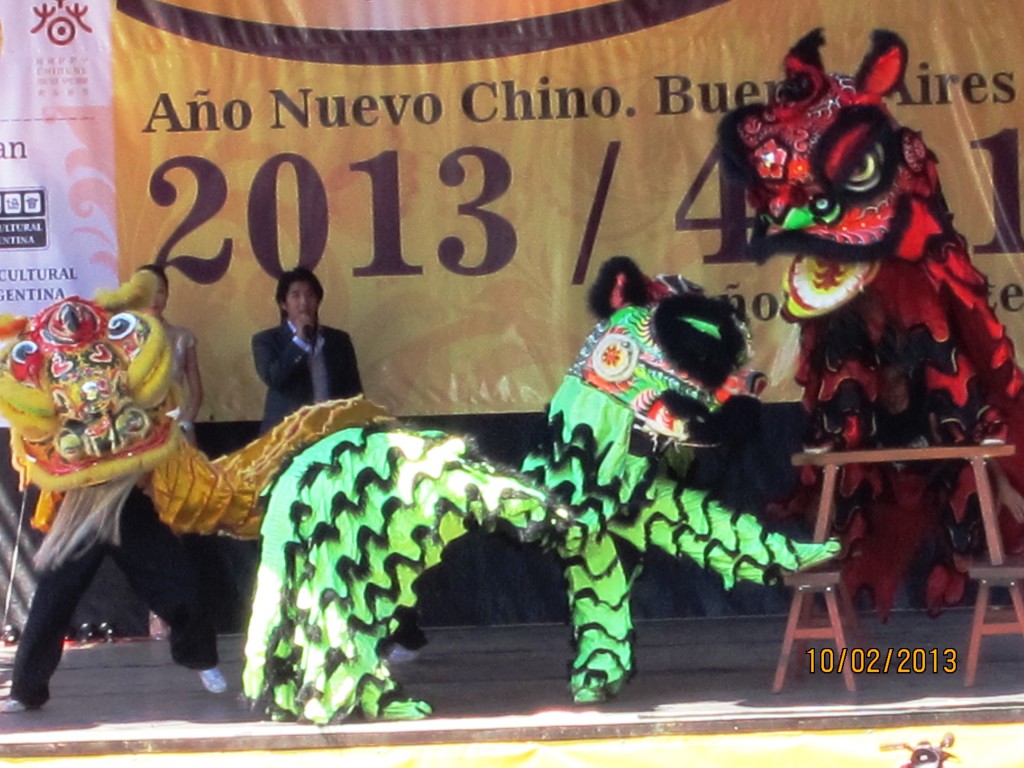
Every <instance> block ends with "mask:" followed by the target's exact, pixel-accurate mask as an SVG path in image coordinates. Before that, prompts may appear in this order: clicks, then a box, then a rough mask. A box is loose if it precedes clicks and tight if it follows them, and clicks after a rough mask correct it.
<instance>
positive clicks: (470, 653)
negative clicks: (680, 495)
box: [0, 609, 1024, 758]
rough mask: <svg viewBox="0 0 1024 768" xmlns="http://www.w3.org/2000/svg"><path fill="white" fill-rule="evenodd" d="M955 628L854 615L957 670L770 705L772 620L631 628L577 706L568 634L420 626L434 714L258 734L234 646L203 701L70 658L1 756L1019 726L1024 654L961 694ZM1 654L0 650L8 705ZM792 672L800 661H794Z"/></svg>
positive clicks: (111, 651) (837, 680)
mask: <svg viewBox="0 0 1024 768" xmlns="http://www.w3.org/2000/svg"><path fill="white" fill-rule="evenodd" d="M969 622H970V613H969V611H968V610H966V609H959V610H953V611H948V612H946V613H944V614H943V615H941V616H940V617H938V618H936V619H929V618H927V617H926V616H924V615H923V614H921V613H917V612H899V613H896V614H895V615H893V617H892V618H891V619H890V621H889V622H888V623H887V624H881V623H879V622H878V620H877V619H876V618H875V617H874V616H872V615H862V616H861V636H860V637H859V638H858V639H857V641H856V642H857V647H858V648H880V649H882V651H883V654H884V652H885V649H887V648H889V647H894V648H924V649H926V650H930V649H933V648H934V649H938V650H939V651H940V656H941V653H942V651H944V650H945V649H946V648H953V649H955V650H956V652H957V671H956V672H953V673H944V672H939V673H932V672H925V673H921V674H914V673H909V674H896V673H895V672H893V671H891V670H890V672H889V673H888V674H860V675H857V683H858V687H859V690H858V691H857V692H856V693H852V694H851V693H848V692H847V691H846V689H845V688H844V686H843V681H842V677H841V676H840V675H838V674H831V675H826V674H822V673H817V674H808V673H806V672H800V673H796V674H794V673H791V675H792V677H791V679H790V680H789V681H788V682H787V685H786V689H785V690H784V691H783V692H782V693H780V694H772V693H771V683H772V679H773V674H774V670H775V664H776V661H777V659H778V653H779V648H780V644H781V639H782V634H783V628H784V618H783V617H781V616H772V617H739V618H697V619H671V620H660V621H645V622H641V623H640V624H639V625H638V627H637V647H638V652H637V658H638V671H637V674H636V676H635V677H634V678H633V680H632V681H631V682H630V684H629V685H628V686H627V687H626V688H625V689H624V690H623V692H622V693H621V694H620V696H619V697H618V698H617V699H615V700H614V701H612V702H609V703H607V704H604V705H600V706H587V707H576V706H574V705H572V703H571V702H570V700H569V696H568V692H567V689H566V665H567V662H568V660H569V648H568V628H567V627H565V626H561V625H552V624H541V625H517V626H500V627H460V628H432V629H429V630H428V636H429V638H430V643H429V644H428V646H427V647H426V648H424V649H423V651H422V652H421V654H420V656H419V658H418V659H416V660H415V661H413V662H410V663H406V664H401V665H398V666H395V667H394V668H393V672H394V675H395V677H396V678H397V679H398V680H400V681H401V682H402V683H403V685H404V686H405V689H406V692H407V693H408V694H409V695H410V696H412V697H417V698H422V699H425V700H427V701H429V702H431V704H433V706H434V709H435V715H434V716H433V717H432V718H429V719H427V720H422V721H403V722H371V723H367V722H361V721H352V722H347V723H343V724H340V725H331V726H313V725H302V724H294V723H275V722H267V721H262V720H260V719H259V718H257V717H255V716H254V715H253V714H252V713H251V712H249V711H247V710H246V709H245V708H244V706H243V705H242V704H241V702H240V701H239V699H238V694H239V676H240V671H241V654H242V642H243V638H242V637H240V636H238V635H228V636H222V637H221V639H220V647H221V653H222V656H223V663H222V668H223V670H224V672H225V674H226V676H227V677H228V680H229V690H228V692H227V693H226V694H224V695H221V696H214V695H212V694H209V693H206V692H205V691H204V690H202V688H201V687H200V684H199V681H198V678H197V676H196V674H195V673H194V672H191V671H188V670H184V669H181V668H180V667H177V666H175V665H173V664H172V663H171V662H170V659H169V653H168V649H167V644H166V643H165V642H161V641H156V640H135V641H122V642H115V643H100V644H95V645H92V646H69V647H68V650H67V653H66V654H65V658H64V661H63V663H62V665H61V668H60V669H59V670H58V673H57V675H56V676H55V678H54V680H53V685H52V693H53V699H52V700H51V702H50V703H49V704H48V705H47V706H46V707H45V708H44V709H42V710H40V711H36V712H25V713H19V714H11V715H0V755H2V756H4V757H10V758H15V757H25V758H42V757H55V756H66V757H70V756H90V755H118V754H129V753H171V752H173V753H200V752H204V753H210V752H218V753H224V752H233V751H251V750H303V749H338V748H351V747H365V746H399V745H405V746H408V745H418V744H424V745H427V744H443V743H459V742H474V743H479V742H490V741H493V742H516V741H524V740H529V741H565V740H576V741H579V740H594V739H625V738H635V737H641V736H665V735H674V734H740V733H770V732H778V731H835V730H845V729H884V728H894V727H901V726H929V727H931V728H934V729H938V728H941V727H943V726H945V725H947V724H949V723H958V724H963V725H978V724H1007V723H1024V638H1021V637H1013V636H1006V637H992V638H988V639H986V641H985V644H984V645H983V647H982V654H981V663H980V665H979V669H978V676H977V684H976V685H975V686H974V687H972V688H965V687H964V677H965V672H964V668H965V665H966V654H967V639H968V636H969ZM13 653H14V650H13V648H3V649H0V693H2V694H4V695H6V691H7V688H8V686H9V681H10V665H11V660H12V658H13ZM803 669H806V662H803Z"/></svg>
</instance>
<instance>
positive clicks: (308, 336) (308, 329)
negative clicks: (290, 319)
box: [302, 323, 316, 344]
mask: <svg viewBox="0 0 1024 768" xmlns="http://www.w3.org/2000/svg"><path fill="white" fill-rule="evenodd" d="M302 337H303V338H304V339H305V340H306V341H308V342H309V343H310V344H312V343H313V341H314V339H316V326H315V325H314V324H313V323H306V324H305V325H304V326H302Z"/></svg>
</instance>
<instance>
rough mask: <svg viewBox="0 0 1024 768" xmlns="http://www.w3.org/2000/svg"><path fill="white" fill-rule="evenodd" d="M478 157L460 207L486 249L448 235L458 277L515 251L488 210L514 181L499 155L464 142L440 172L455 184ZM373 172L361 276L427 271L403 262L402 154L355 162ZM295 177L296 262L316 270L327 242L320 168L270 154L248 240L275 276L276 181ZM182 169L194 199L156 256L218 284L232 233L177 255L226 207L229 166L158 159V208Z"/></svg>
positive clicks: (492, 268)
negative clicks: (368, 241)
mask: <svg viewBox="0 0 1024 768" xmlns="http://www.w3.org/2000/svg"><path fill="white" fill-rule="evenodd" d="M466 158H475V159H476V161H477V162H478V163H479V164H480V167H481V169H482V171H483V174H482V175H483V182H482V185H481V189H480V191H479V193H478V194H477V196H476V197H475V198H474V199H472V200H470V201H468V202H464V203H461V204H460V205H459V206H458V208H457V212H458V214H459V215H460V216H469V217H471V218H474V219H476V220H477V222H478V223H479V225H480V226H481V227H482V229H483V233H484V251H483V255H482V257H480V258H479V260H478V262H477V263H476V264H469V263H467V260H466V258H465V256H466V248H465V245H464V243H463V242H462V240H460V239H459V238H457V237H455V236H449V237H445V238H444V239H442V240H441V242H440V243H439V244H438V247H437V255H438V260H439V261H440V262H441V265H442V266H444V268H445V269H447V270H449V271H451V272H454V273H455V274H459V275H467V276H472V275H488V274H491V273H493V272H497V271H498V270H500V269H501V268H502V267H504V266H506V265H507V264H508V263H509V262H510V261H511V260H512V257H513V256H514V255H515V252H516V246H517V241H516V231H515V229H514V228H513V226H512V225H511V224H510V223H509V222H508V220H506V219H505V218H503V217H501V216H500V215H498V214H496V213H494V212H493V211H490V210H487V208H486V207H485V206H487V205H488V204H490V203H493V202H494V201H495V200H497V199H498V198H499V197H501V196H502V195H503V194H505V192H506V191H508V188H509V187H510V186H511V184H512V169H511V168H510V167H509V164H508V161H507V160H506V159H505V158H504V157H502V156H501V155H500V154H498V153H497V152H495V151H493V150H491V149H487V148H485V147H463V148H461V149H459V150H456V151H455V152H452V153H451V154H449V155H447V156H446V157H444V158H443V159H442V160H441V163H440V165H439V168H438V176H439V178H440V180H441V182H442V183H444V184H445V185H447V186H449V187H457V186H459V185H461V184H462V183H463V182H464V181H465V179H466V170H465V167H464V161H465V160H466ZM349 167H350V168H351V169H352V170H354V171H357V172H361V173H365V174H367V175H368V176H369V177H370V184H371V188H372V192H371V199H372V219H373V221H372V233H373V258H372V260H371V261H370V263H368V264H366V265H364V266H361V267H357V268H355V269H354V270H353V274H355V275H357V276H395V275H418V274H421V273H422V272H423V268H422V267H420V266H416V265H413V264H409V263H408V262H406V261H405V259H404V258H403V255H402V234H401V220H400V207H399V183H398V153H397V152H394V151H386V152H381V153H380V154H379V155H376V156H375V157H372V158H370V159H368V160H364V161H361V162H358V163H352V164H351V165H350V166H349ZM286 168H290V169H291V172H292V173H294V174H295V182H296V188H297V190H298V200H297V210H298V250H299V255H298V263H299V264H300V265H301V266H304V267H308V268H310V269H313V268H315V267H316V265H317V264H319V263H320V260H321V259H322V258H323V255H324V250H325V249H326V246H327V232H328V220H329V215H328V203H327V192H326V190H325V189H324V184H323V180H322V179H321V178H320V175H319V174H318V173H317V171H316V168H314V167H313V164H312V163H310V162H309V160H307V159H306V158H305V157H303V156H302V155H298V154H294V153H282V154H278V155H274V156H273V157H271V158H270V159H268V160H267V161H266V162H265V163H264V164H263V165H262V166H260V168H259V170H258V171H257V172H256V174H255V176H254V177H253V180H252V185H251V187H250V190H249V200H248V204H247V212H246V219H247V225H248V235H249V243H250V246H251V247H252V252H253V255H254V256H255V257H256V261H257V262H258V263H259V265H260V266H261V267H262V268H263V269H264V270H265V271H266V272H267V273H268V274H270V275H279V274H281V272H282V271H283V269H284V268H283V266H282V265H281V251H280V242H279V232H278V220H277V188H278V179H279V176H280V174H281V172H282V170H283V169H286ZM177 169H181V170H185V171H187V172H189V173H191V174H192V176H193V177H194V178H195V183H196V198H195V201H194V202H193V204H192V207H191V208H190V209H189V211H188V213H186V215H185V217H184V218H183V219H182V221H181V223H180V224H178V226H177V227H176V228H175V229H174V231H173V232H171V234H170V236H169V237H168V238H167V240H166V241H165V242H164V244H163V245H162V246H161V247H160V249H159V250H158V252H157V255H156V262H157V263H158V264H173V265H174V266H175V267H176V268H178V269H180V270H181V271H182V273H183V274H184V275H186V276H187V277H189V278H190V279H192V280H193V281H195V282H197V283H202V284H209V283H214V282H216V281H217V280H219V279H220V278H221V277H223V276H224V274H225V272H227V270H228V267H229V266H230V264H231V256H232V253H233V251H234V240H233V239H232V238H230V237H226V238H224V239H223V240H222V241H221V244H220V247H219V248H218V249H217V252H216V253H215V254H214V255H213V256H212V257H200V256H194V255H189V254H183V255H178V256H172V255H171V254H172V253H173V252H174V249H175V247H176V246H177V245H178V244H179V243H180V242H181V241H182V240H183V239H184V238H185V237H186V236H188V235H189V234H191V233H193V232H195V231H196V230H198V229H199V228H200V227H201V226H203V225H204V224H206V223H207V222H209V221H210V220H211V219H212V218H213V217H214V216H216V215H217V213H218V212H219V211H220V210H221V209H222V208H223V207H224V203H225V202H226V201H227V197H228V184H227V179H226V178H225V176H224V173H223V171H221V169H220V168H219V167H218V166H217V165H216V163H214V162H213V161H211V160H208V159H206V158H203V157H197V156H194V155H185V156H180V157H174V158H171V159H169V160H167V161H165V162H164V163H162V164H160V165H159V166H158V167H157V168H156V169H155V170H154V171H153V175H152V177H151V178H150V182H149V194H150V197H151V198H152V199H153V201H154V202H155V203H156V204H157V205H160V206H165V207H166V206H170V205H172V204H173V203H174V202H175V201H176V200H177V197H178V190H177V187H176V186H175V185H174V184H173V183H172V182H171V181H170V180H169V178H168V176H169V174H170V173H171V172H172V171H174V170H177Z"/></svg>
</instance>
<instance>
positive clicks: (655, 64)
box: [113, 0, 1024, 420]
mask: <svg viewBox="0 0 1024 768" xmlns="http://www.w3.org/2000/svg"><path fill="white" fill-rule="evenodd" d="M115 8H116V10H115V12H114V18H113V50H114V73H115V78H114V81H115V84H116V86H115V105H116V108H115V120H116V123H115V131H114V138H115V146H116V152H117V189H118V198H117V200H118V207H117V216H118V218H117V221H118V235H119V240H120V254H121V274H122V276H124V275H127V274H128V273H129V272H130V271H131V270H132V269H134V268H135V267H137V266H139V265H140V264H143V263H145V262H151V261H156V262H160V263H163V264H166V265H167V266H168V267H169V269H170V274H171V303H170V308H169V316H170V319H171V320H172V322H177V323H180V324H184V325H188V326H190V327H192V328H193V329H194V330H195V331H196V332H197V334H198V336H199V342H200V343H199V349H200V363H201V366H202V369H203V372H204V378H205V380H206V381H207V387H206V389H207V392H208V395H207V398H206V405H205V406H204V413H203V414H201V416H202V418H204V419H207V418H212V419H216V420H232V419H254V418H257V417H258V415H259V409H260V405H261V402H262V396H263V387H262V385H261V384H260V382H259V381H258V379H257V378H256V376H255V372H254V370H253V364H252V359H251V353H250V347H249V339H250V337H251V335H252V334H253V333H254V332H256V331H257V330H260V329H261V328H264V327H267V326H271V325H274V324H276V323H277V321H278V313H277V307H276V305H275V303H274V300H273V293H274V285H275V278H276V276H277V275H278V274H279V273H280V272H281V271H282V270H283V269H288V268H291V267H293V266H295V265H297V264H302V265H304V266H307V267H311V268H313V269H315V270H316V272H317V273H318V275H319V276H320V277H321V279H322V280H323V281H324V284H325V286H326V289H327V296H326V300H325V305H324V308H323V311H322V319H323V320H324V321H325V322H327V323H328V324H331V325H335V326H340V327H343V328H345V329H346V330H348V331H349V332H350V333H351V334H352V336H353V338H354V341H355V343H356V348H357V351H358V354H359V359H360V367H361V369H362V374H363V381H364V384H365V386H366V390H367V393H368V395H369V396H370V397H372V398H373V399H375V400H378V401H379V402H381V403H383V404H384V405H386V406H388V407H389V408H391V409H392V410H393V411H394V412H395V413H397V414H434V413H472V412H502V411H535V410H539V409H540V408H542V407H543V405H544V403H545V402H546V400H547V399H548V398H549V397H550V395H551V393H552V392H553V391H554V389H555V386H556V385H557V382H558V380H559V379H560V377H561V375H562V373H563V372H564V371H565V369H566V368H567V367H568V365H569V364H570V363H571V361H572V359H573V357H574V355H575V353H576V351H577V349H578V346H579V344H580V342H581V340H582V337H583V334H584V332H585V330H586V329H587V328H588V327H589V325H590V320H589V318H588V317H587V313H586V309H585V295H586V288H587V286H588V285H589V282H590V280H591V279H592V278H593V276H594V274H595V272H596V268H597V267H598V265H599V264H600V263H601V262H602V261H603V260H604V259H606V258H608V257H609V256H612V255H615V254H628V255H630V256H632V257H633V258H635V259H636V260H637V261H638V262H639V263H640V264H641V265H642V266H643V268H644V269H645V270H647V271H648V272H651V273H657V272H676V273H683V274H685V275H686V276H687V277H688V278H690V279H692V280H695V281H697V282H699V283H702V284H703V285H704V286H705V287H706V288H707V289H708V290H709V291H710V292H712V293H722V294H729V295H731V296H733V297H734V298H735V300H736V301H738V302H741V303H742V304H743V306H744V307H745V309H746V310H747V312H748V313H749V315H750V317H751V322H752V331H753V334H754V344H755V348H756V350H757V359H756V361H755V362H756V363H757V365H758V367H760V368H761V369H762V370H764V371H765V372H767V373H768V374H769V376H770V380H771V385H770V387H769V389H768V391H767V393H766V396H767V397H768V398H769V399H773V400H790V399H795V398H796V397H797V391H796V388H795V387H794V385H793V384H792V381H791V380H792V375H793V371H792V367H791V362H792V359H793V354H794V349H793V347H794V343H795V334H794V329H793V327H792V326H790V325H788V324H786V323H784V322H783V321H782V320H781V319H780V318H779V316H778V313H779V303H780V287H779V286H780V280H781V270H782V267H783V264H782V261H781V260H780V261H779V263H774V262H770V263H769V264H767V265H764V266H756V265H754V264H752V263H749V262H746V261H744V252H743V247H744V245H745V242H746V238H747V224H748V222H747V220H746V216H747V214H746V212H745V208H744V202H743V199H742V195H741V194H740V193H739V192H738V191H737V190H735V189H733V188H732V186H731V185H724V184H722V183H721V181H720V169H719V163H718V158H717V154H716V150H715V129H716V127H717V124H718V121H719V120H720V118H721V116H722V114H723V113H724V112H725V111H726V110H727V109H730V108H732V107H735V106H737V105H740V104H743V103H748V102H750V101H757V100H763V99H764V98H765V97H766V96H767V94H769V93H770V92H771V90H772V89H773V88H774V87H775V85H776V81H777V80H778V79H779V78H780V77H781V74H782V57H783V55H784V54H785V52H786V51H787V50H788V48H789V46H790V45H792V44H793V43H794V42H795V41H796V40H797V39H799V38H800V37H802V36H803V35H804V34H805V33H806V32H808V31H809V30H810V29H812V28H814V27H818V26H820V27H823V28H824V30H825V35H826V39H827V41H828V43H827V46H826V48H825V51H824V56H825V60H826V63H827V65H828V66H829V68H831V69H834V70H836V71H843V72H855V71H856V70H857V68H858V67H859V65H860V62H861V60H862V58H863V56H864V54H865V52H866V50H867V47H868V41H869V37H870V34H871V31H872V29H873V28H874V27H875V26H878V25H884V26H886V27H888V28H890V29H892V30H894V31H896V32H897V33H899V34H900V35H901V36H903V37H904V39H905V40H906V41H907V44H908V46H909V50H910V57H911V59H910V61H911V63H910V67H909V69H908V73H907V78H906V82H905V87H904V89H903V90H902V91H901V92H900V93H899V94H897V96H896V98H895V99H893V101H892V109H893V111H894V112H895V114H896V115H897V117H898V119H899V120H900V121H901V122H902V123H904V124H906V125H908V126H910V127H912V128H914V129H916V130H919V131H921V132H923V134H924V136H925V140H926V141H927V142H928V144H929V145H930V146H931V148H932V149H933V150H934V151H935V152H936V154H937V155H938V157H939V158H940V160H941V166H940V172H941V174H942V179H943V185H944V188H945V191H946V196H947V198H948V201H949V203H950V206H951V208H952V209H953V211H954V212H955V214H956V216H957V225H958V227H959V228H960V229H961V230H962V231H963V232H964V233H965V235H966V236H967V238H968V240H969V241H970V242H971V243H972V245H973V246H974V250H975V253H976V261H977V263H978V265H979V267H980V268H981V269H982V270H983V271H985V272H986V273H987V274H988V275H990V277H991V280H992V283H993V291H992V301H993V302H994V303H995V304H996V305H997V307H998V311H999V313H1000V315H1001V317H1002V318H1003V319H1004V320H1005V321H1006V322H1007V323H1008V325H1009V326H1010V330H1011V334H1012V335H1013V336H1015V337H1017V338H1018V339H1021V340H1024V319H1022V318H1021V314H1020V313H1021V309H1022V308H1024V287H1022V286H1024V276H1022V273H1021V269H1020V260H1021V251H1022V250H1024V246H1022V245H1021V242H1022V240H1024V237H1022V234H1021V210H1020V209H1021V203H1020V194H1021V188H1020V173H1019V171H1020V136H1019V129H1018V126H1020V125H1021V124H1024V108H1022V105H1021V95H1020V72H1022V71H1024V48H1022V47H1021V46H1020V45H1019V44H1018V43H1017V41H1015V40H1013V39H1012V34H1013V31H1015V30H1020V29H1024V6H1021V5H1020V4H1018V3H1006V2H998V0H979V2H975V3H969V4H965V3H934V2H929V1H928V0H906V2H900V3H892V2H883V0H865V2H862V3H857V4H851V3H847V2H840V0H785V2H781V1H778V2H774V1H768V2H766V1H765V0H674V2H661V3H651V2H640V1H639V0H616V1H606V2H597V1H596V0H548V1H547V2H537V1H533V2H528V1H527V0H521V1H520V2H516V1H515V0H506V1H505V2H491V3H480V2H469V0H466V1H465V2H445V3H407V2H399V1H398V0H391V1H388V0H377V1H376V2H373V3H367V2H365V0H348V1H343V0H339V1H338V2H333V3H322V2H314V0H287V2H276V3H270V2H260V3H257V2H246V1H245V0H230V1H228V0H217V1H216V2H215V0H177V1H176V2H162V1H161V0H117V2H116V6H115ZM1022 343H1024V341H1022ZM1018 346H1020V344H1018Z"/></svg>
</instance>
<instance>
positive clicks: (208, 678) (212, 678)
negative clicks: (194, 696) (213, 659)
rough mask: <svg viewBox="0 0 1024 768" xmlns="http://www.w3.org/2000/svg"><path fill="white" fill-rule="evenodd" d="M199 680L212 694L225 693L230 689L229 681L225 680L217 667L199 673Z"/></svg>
mask: <svg viewBox="0 0 1024 768" xmlns="http://www.w3.org/2000/svg"><path fill="white" fill-rule="evenodd" d="M199 680H200V681H201V682H202V684H203V688H205V689H206V690H208V691H209V692H210V693H224V691H226V690H227V689H228V681H227V680H225V679H224V675H223V673H221V671H220V670H219V669H218V668H217V667H210V668H209V669H204V670H202V671H201V672H200V673H199Z"/></svg>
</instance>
